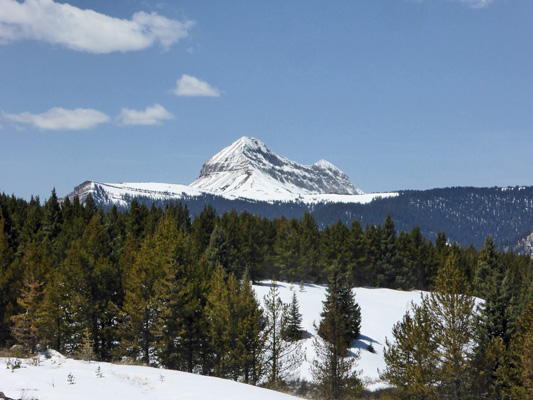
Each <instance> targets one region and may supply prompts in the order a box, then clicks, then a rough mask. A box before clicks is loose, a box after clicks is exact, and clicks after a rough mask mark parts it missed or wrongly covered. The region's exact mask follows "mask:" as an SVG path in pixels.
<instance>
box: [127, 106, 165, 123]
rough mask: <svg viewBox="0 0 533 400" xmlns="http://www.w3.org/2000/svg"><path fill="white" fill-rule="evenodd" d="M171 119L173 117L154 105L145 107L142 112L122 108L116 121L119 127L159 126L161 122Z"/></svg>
mask: <svg viewBox="0 0 533 400" xmlns="http://www.w3.org/2000/svg"><path fill="white" fill-rule="evenodd" d="M173 118H174V115H172V114H171V113H170V112H168V111H167V110H166V109H165V107H163V106H161V105H159V104H154V105H153V106H152V107H146V110H144V111H137V110H130V109H129V108H123V109H122V110H121V112H120V114H119V115H118V117H117V120H118V122H119V124H121V125H160V124H161V121H162V120H166V119H173Z"/></svg>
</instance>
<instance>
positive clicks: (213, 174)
mask: <svg viewBox="0 0 533 400" xmlns="http://www.w3.org/2000/svg"><path fill="white" fill-rule="evenodd" d="M190 186H191V187H196V188H199V189H203V190H208V191H210V192H213V193H226V194H229V193H233V194H234V195H236V196H242V197H249V198H250V197H251V198H254V197H253V194H254V193H257V194H258V195H259V196H261V197H263V195H264V194H267V195H276V196H279V195H284V194H285V195H308V194H348V195H359V194H363V192H362V191H361V190H360V189H358V188H357V187H355V186H354V185H353V184H352V183H351V182H350V179H349V178H348V177H347V176H346V175H345V174H344V173H343V172H342V171H341V170H339V169H338V168H337V167H335V166H334V165H333V164H331V163H329V162H328V161H325V160H320V161H318V162H317V163H315V164H313V165H301V164H298V163H296V162H294V161H291V160H289V159H288V158H286V157H283V156H280V155H278V154H276V153H274V152H273V151H272V150H270V149H269V148H268V147H267V146H265V144H264V143H263V142H261V141H260V140H258V139H255V138H249V137H242V138H240V139H239V140H237V141H236V142H234V143H232V144H231V145H229V146H228V147H226V148H224V149H222V150H221V151H220V152H218V153H217V154H215V155H214V156H213V157H211V158H210V159H209V160H208V161H207V162H206V163H205V164H204V166H203V167H202V170H201V172H200V177H199V178H198V179H197V180H196V181H194V182H193V183H191V185H190Z"/></svg>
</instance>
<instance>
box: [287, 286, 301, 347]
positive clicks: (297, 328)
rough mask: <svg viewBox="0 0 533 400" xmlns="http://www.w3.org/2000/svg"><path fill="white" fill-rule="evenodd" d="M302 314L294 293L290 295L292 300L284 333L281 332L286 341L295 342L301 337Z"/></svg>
mask: <svg viewBox="0 0 533 400" xmlns="http://www.w3.org/2000/svg"><path fill="white" fill-rule="evenodd" d="M301 325H302V314H301V313H300V305H299V304H298V297H297V296H296V292H293V293H292V300H291V302H290V304H289V308H288V311H287V323H286V326H285V331H284V332H283V334H284V337H285V339H286V340H289V341H296V340H300V339H302V337H303V333H304V332H303V331H302V327H301Z"/></svg>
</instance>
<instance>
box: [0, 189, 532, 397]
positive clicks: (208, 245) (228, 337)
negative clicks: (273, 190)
mask: <svg viewBox="0 0 533 400" xmlns="http://www.w3.org/2000/svg"><path fill="white" fill-rule="evenodd" d="M532 266H533V262H532V260H531V258H530V257H527V256H521V255H516V254H513V253H510V252H509V253H502V252H500V251H498V250H497V248H496V246H495V244H494V241H493V239H492V238H491V237H487V238H486V239H485V242H484V245H483V247H482V248H481V249H479V250H477V249H476V248H474V247H473V246H470V247H460V246H459V245H457V244H455V243H449V241H448V239H447V237H446V234H445V233H444V232H439V233H437V234H436V235H435V238H434V239H433V240H430V239H426V238H425V237H424V236H423V234H422V233H421V229H420V228H419V227H418V226H417V227H415V228H413V229H412V230H410V231H398V230H397V228H396V226H395V222H394V220H393V218H392V217H391V215H390V214H389V215H387V216H386V217H385V218H384V220H383V221H382V223H380V224H369V225H365V226H363V225H362V224H361V223H360V222H359V221H358V220H353V221H352V222H350V223H349V224H347V223H345V222H342V221H340V220H339V221H338V222H334V223H331V224H330V225H328V226H325V227H323V228H322V229H319V226H318V224H317V222H316V221H315V219H314V217H313V216H312V215H311V214H310V213H309V212H306V213H305V214H304V215H303V217H301V218H299V219H296V218H292V219H288V218H286V217H280V218H273V219H267V218H262V217H260V216H258V215H254V214H252V213H250V212H247V211H243V212H240V213H238V212H237V211H227V212H224V213H223V214H222V215H219V214H217V212H216V210H215V209H214V208H213V207H211V206H205V207H204V208H203V210H202V211H201V212H199V213H198V214H197V215H195V216H194V218H192V217H191V215H190V212H189V210H188V208H187V206H186V205H184V204H182V203H168V204H166V205H164V207H161V206H155V205H152V206H151V207H148V206H146V205H145V204H142V203H139V202H138V201H136V200H135V199H133V200H132V202H131V206H130V208H129V209H127V210H119V209H117V208H116V207H113V208H110V209H105V210H104V209H103V208H102V207H98V206H97V205H96V203H95V201H94V200H93V199H92V197H90V196H89V197H88V198H87V199H86V201H85V202H84V203H83V204H82V203H81V202H80V201H79V199H78V198H74V199H73V200H70V199H69V198H66V199H65V200H64V201H62V202H60V201H59V200H58V198H57V196H56V193H55V191H52V194H51V196H50V198H49V199H47V200H46V201H45V202H44V204H41V202H40V200H39V199H38V198H32V199H31V200H30V201H26V200H23V199H19V198H16V197H15V196H7V195H5V194H3V195H0V348H10V347H12V346H13V345H18V346H20V347H21V348H23V349H24V351H25V352H28V353H34V352H36V351H38V350H41V349H43V348H53V349H55V350H57V351H59V352H61V353H63V354H65V355H69V356H77V357H82V358H83V357H84V358H88V359H91V358H93V359H98V360H104V361H119V360H120V361H124V360H127V361H128V362H131V363H140V364H146V365H157V366H163V367H166V368H170V369H177V370H182V371H188V372H195V373H200V374H205V375H212V376H219V377H224V378H228V379H234V380H238V381H242V382H246V383H250V384H262V385H265V386H268V387H271V388H274V389H278V390H285V391H293V392H294V393H297V394H300V395H302V396H304V397H308V398H326V399H329V398H332V399H344V398H346V399H348V398H360V396H365V397H366V398H397V399H445V398H446V399H448V398H449V399H470V398H471V399H476V398H486V399H527V398H533V302H532V301H533V283H532V272H533V271H532ZM267 279H273V280H279V281H286V282H309V283H321V284H327V285H328V291H327V298H326V300H325V301H324V309H323V312H322V314H321V318H322V320H321V322H320V324H319V326H317V332H318V337H317V338H316V349H317V354H318V355H319V357H318V359H317V360H316V362H315V364H314V365H313V377H314V382H312V383H309V384H307V383H305V384H304V383H302V382H300V383H299V384H295V383H294V382H291V380H290V370H291V368H292V366H294V365H297V364H298V363H299V362H301V358H300V357H301V349H299V340H300V339H301V332H300V330H299V327H298V324H299V322H298V315H299V314H298V306H297V303H296V300H294V301H293V304H283V303H281V302H280V300H279V298H278V296H277V292H276V287H275V284H273V285H272V288H271V291H270V293H269V296H268V298H267V301H266V302H265V305H264V307H260V306H259V302H258V300H257V299H256V297H255V295H254V292H253V290H252V286H251V285H252V283H255V282H259V281H261V280H267ZM357 286H372V287H380V288H391V289H399V290H412V289H420V290H424V291H428V295H427V296H426V297H425V298H424V301H423V302H422V304H421V305H419V306H414V305H413V306H412V309H411V310H410V311H409V312H408V313H407V314H406V315H405V316H404V318H403V319H402V320H401V321H399V322H398V324H397V325H395V327H394V331H393V336H394V337H391V338H390V341H389V342H388V343H387V346H386V352H385V360H386V362H387V369H386V370H385V371H382V374H383V379H385V380H387V381H388V382H389V383H390V384H391V388H390V389H387V390H384V391H381V392H375V393H364V392H363V391H362V385H361V382H360V381H359V379H358V378H357V376H355V375H354V374H353V373H352V371H353V364H352V363H353V362H354V360H353V359H352V358H350V357H348V349H349V347H350V344H351V342H352V341H353V340H354V339H356V338H357V336H358V335H359V327H360V323H361V320H360V318H361V316H360V310H359V308H358V305H357V304H356V303H354V300H353V296H351V295H350V293H351V290H350V289H351V288H353V287H357ZM473 296H477V297H478V298H479V299H482V300H483V302H477V303H476V302H475V301H474V297H473ZM265 354H268V356H267V357H265ZM350 360H351V361H350ZM333 370H334V371H335V373H332V372H331V371H333ZM309 387H310V388H311V389H309ZM304 389H305V390H304Z"/></svg>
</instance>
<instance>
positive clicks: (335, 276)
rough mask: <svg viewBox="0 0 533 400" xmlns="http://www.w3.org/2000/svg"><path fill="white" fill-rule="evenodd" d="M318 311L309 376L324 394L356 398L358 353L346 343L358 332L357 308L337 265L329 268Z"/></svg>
mask: <svg viewBox="0 0 533 400" xmlns="http://www.w3.org/2000/svg"><path fill="white" fill-rule="evenodd" d="M320 315H321V317H322V319H321V321H320V324H319V326H318V329H317V332H318V337H317V338H315V340H314V342H313V344H314V346H315V350H316V352H317V359H315V360H314V361H313V364H312V368H311V372H312V375H313V379H314V380H315V382H316V384H317V385H318V387H319V390H320V392H321V393H322V395H323V396H324V397H325V398H328V399H349V398H356V396H358V395H359V393H360V390H361V388H362V386H361V382H360V380H359V378H358V374H357V372H356V371H355V367H356V361H357V359H358V358H359V354H358V353H357V354H355V355H354V354H352V353H351V351H350V347H351V345H352V342H353V340H354V339H356V338H357V336H359V330H360V326H361V311H360V309H359V306H358V305H357V304H356V303H355V301H354V299H353V296H352V294H351V291H350V289H349V288H348V287H347V284H346V279H345V277H343V276H342V275H341V274H340V269H339V267H338V266H334V268H333V271H332V275H331V278H330V282H329V285H328V288H327V293H326V300H325V301H324V302H323V310H322V313H321V314H320Z"/></svg>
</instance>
